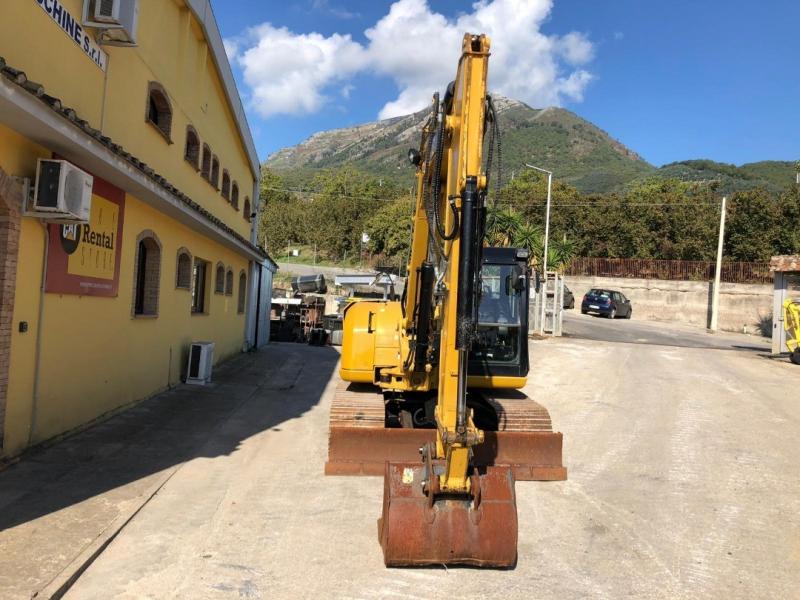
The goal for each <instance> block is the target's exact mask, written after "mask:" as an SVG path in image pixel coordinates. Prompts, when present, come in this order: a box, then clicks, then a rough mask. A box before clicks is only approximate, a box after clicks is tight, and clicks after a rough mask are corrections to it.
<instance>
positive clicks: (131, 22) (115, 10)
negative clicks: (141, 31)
mask: <svg viewBox="0 0 800 600" xmlns="http://www.w3.org/2000/svg"><path fill="white" fill-rule="evenodd" d="M138 22H139V0H84V1H83V24H84V25H86V26H87V27H94V28H96V29H101V30H102V31H101V32H100V35H99V36H98V39H97V41H98V42H99V43H101V44H109V45H112V46H135V45H136V27H137V25H138Z"/></svg>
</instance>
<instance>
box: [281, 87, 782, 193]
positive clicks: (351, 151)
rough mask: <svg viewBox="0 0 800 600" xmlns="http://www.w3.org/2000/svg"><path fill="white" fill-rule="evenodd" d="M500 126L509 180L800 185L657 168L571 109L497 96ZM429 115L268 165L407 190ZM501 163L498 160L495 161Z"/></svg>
mask: <svg viewBox="0 0 800 600" xmlns="http://www.w3.org/2000/svg"><path fill="white" fill-rule="evenodd" d="M494 100H495V106H496V107H497V112H498V121H499V123H500V132H501V144H502V157H503V165H502V166H503V178H504V180H505V181H506V182H507V181H508V180H509V179H510V178H511V177H512V176H513V173H515V172H517V173H518V172H519V171H520V169H524V168H525V167H524V164H525V163H526V162H527V163H530V164H534V165H538V166H542V167H545V168H547V169H551V170H552V171H553V172H554V173H555V177H556V178H558V179H559V180H561V181H564V182H566V183H569V184H571V185H573V186H575V187H576V188H578V189H579V190H580V191H581V192H589V193H592V192H597V193H602V192H609V191H622V190H624V189H625V188H626V187H627V186H628V185H630V184H632V183H636V182H638V181H641V180H644V179H647V178H650V177H663V178H677V179H680V180H682V181H710V180H717V181H719V187H718V190H719V192H720V193H731V192H736V191H741V190H747V189H752V188H756V187H765V188H767V189H768V190H770V191H773V192H780V191H782V190H784V189H785V188H786V186H787V185H790V184H791V183H794V181H795V168H796V163H793V162H790V161H762V162H754V163H749V164H745V165H741V166H735V165H730V164H725V163H718V162H715V161H712V160H687V161H681V162H675V163H670V164H668V165H664V166H663V167H660V168H658V169H657V168H655V167H654V166H652V165H651V164H649V163H648V162H646V161H645V160H643V159H642V158H641V157H640V156H639V155H638V154H636V153H635V152H634V151H632V150H630V149H629V148H627V147H625V146H624V145H623V144H621V143H620V142H618V141H616V140H615V139H613V138H612V137H611V136H610V135H609V134H608V133H606V132H605V131H603V130H602V129H600V128H599V127H597V126H595V125H593V124H592V123H590V122H589V121H587V120H585V119H582V118H581V117H579V116H578V115H576V114H575V113H573V112H570V111H568V110H565V109H563V108H556V107H549V108H541V109H537V108H531V107H530V106H528V105H527V104H523V103H522V102H519V101H517V100H512V99H510V98H504V97H502V96H497V95H495V96H494ZM429 113H430V110H429V109H425V110H421V111H419V112H416V113H414V114H411V115H407V116H404V117H395V118H393V119H385V120H382V121H375V122H373V123H365V124H363V125H356V126H355V127H348V128H344V129H333V130H330V131H322V132H319V133H316V134H314V135H312V136H311V137H310V138H308V139H307V140H305V141H304V142H302V143H300V144H298V145H297V146H293V147H291V148H283V149H282V150H279V151H277V152H275V153H274V154H272V155H271V156H270V157H269V158H268V159H267V161H266V163H265V165H266V166H267V167H269V168H271V169H273V170H275V171H276V173H278V174H279V175H281V176H282V177H283V178H284V180H285V181H286V183H287V184H289V185H300V184H304V183H307V182H308V181H310V180H311V179H312V178H313V177H314V174H315V173H316V172H317V171H319V170H320V169H325V168H336V167H341V166H344V165H345V164H347V165H350V166H353V167H354V168H356V169H358V170H360V171H364V172H366V173H370V174H372V175H375V176H377V177H381V178H384V179H386V180H392V181H395V182H396V183H399V184H401V185H403V186H410V185H411V184H412V181H413V177H414V171H413V169H412V168H411V167H410V166H409V164H408V160H407V154H408V149H409V148H413V147H416V146H417V145H418V144H419V137H420V132H421V130H422V125H423V124H424V122H425V121H426V120H427V118H428V115H429ZM495 160H497V159H496V158H495Z"/></svg>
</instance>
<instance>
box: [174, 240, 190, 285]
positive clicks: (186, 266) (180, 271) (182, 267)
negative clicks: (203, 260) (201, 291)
mask: <svg viewBox="0 0 800 600" xmlns="http://www.w3.org/2000/svg"><path fill="white" fill-rule="evenodd" d="M175 287H176V288H180V289H182V290H191V289H192V255H191V254H190V253H189V251H188V250H187V249H186V248H181V249H180V250H178V260H177V262H176V265H175Z"/></svg>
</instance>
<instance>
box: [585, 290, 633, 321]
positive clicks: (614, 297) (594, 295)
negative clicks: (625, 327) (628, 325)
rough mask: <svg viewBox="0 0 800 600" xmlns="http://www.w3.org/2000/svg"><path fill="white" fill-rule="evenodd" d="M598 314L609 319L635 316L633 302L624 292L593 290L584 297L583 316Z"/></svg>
mask: <svg viewBox="0 0 800 600" xmlns="http://www.w3.org/2000/svg"><path fill="white" fill-rule="evenodd" d="M586 313H597V314H598V315H603V316H605V317H608V318H609V319H615V318H616V317H624V318H626V319H630V318H631V315H632V314H633V307H632V306H631V301H630V300H628V299H627V298H626V297H625V294H623V293H622V292H617V291H615V290H604V289H599V288H592V289H591V290H589V291H588V292H587V293H586V295H585V296H584V297H583V301H582V302H581V314H582V315H585V314H586Z"/></svg>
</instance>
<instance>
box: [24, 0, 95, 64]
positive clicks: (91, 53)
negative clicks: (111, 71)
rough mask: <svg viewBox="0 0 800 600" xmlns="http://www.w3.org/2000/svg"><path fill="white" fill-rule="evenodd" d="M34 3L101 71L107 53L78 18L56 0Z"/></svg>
mask: <svg viewBox="0 0 800 600" xmlns="http://www.w3.org/2000/svg"><path fill="white" fill-rule="evenodd" d="M36 4H38V5H39V6H41V7H42V10H43V11H44V12H46V13H47V14H48V15H50V18H51V19H53V21H55V22H56V24H57V25H58V26H59V27H60V28H61V30H62V31H63V32H64V33H66V34H67V36H69V37H70V38H71V39H72V41H73V42H75V43H76V44H78V47H79V48H80V49H81V50H83V52H84V54H86V56H88V57H89V58H91V59H92V61H93V62H94V64H96V65H97V66H98V67H100V69H102V70H103V71H105V70H106V66H107V64H108V55H107V54H106V53H105V52H103V50H102V49H101V48H100V46H98V45H97V43H96V42H95V41H94V39H92V36H90V35H89V34H88V33H87V32H86V30H85V29H84V28H83V26H82V25H81V23H80V19H76V18H75V17H73V16H72V15H71V14H70V13H69V12H68V11H67V9H66V8H64V6H63V5H62V4H61V3H60V2H59V1H58V0H36Z"/></svg>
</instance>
